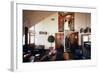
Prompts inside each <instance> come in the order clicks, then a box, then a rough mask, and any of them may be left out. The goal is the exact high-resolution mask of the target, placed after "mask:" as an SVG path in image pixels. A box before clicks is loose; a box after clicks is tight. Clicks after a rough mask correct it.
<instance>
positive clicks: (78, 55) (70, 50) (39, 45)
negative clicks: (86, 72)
mask: <svg viewBox="0 0 100 73" xmlns="http://www.w3.org/2000/svg"><path fill="white" fill-rule="evenodd" d="M11 6H12V27H11V28H12V31H13V32H12V49H11V55H12V56H11V70H12V71H23V70H24V71H25V70H26V71H30V70H38V69H39V70H45V69H47V67H45V66H48V69H56V68H58V67H59V68H67V67H80V66H92V65H96V48H95V46H96V44H95V43H94V40H95V38H94V37H93V34H95V31H93V30H95V29H93V27H95V23H96V8H95V7H81V6H80V7H77V6H67V5H65V6H64V5H52V4H51V5H48V4H47V5H46V4H38V3H37V4H36V3H33V2H12V3H11ZM87 27H89V28H91V32H86V33H80V29H81V28H87ZM82 34H91V37H90V39H91V40H90V42H91V45H90V46H91V47H89V49H90V51H89V54H90V55H88V51H87V50H85V47H82V45H83V44H82V43H81V42H82V41H83V40H84V39H85V40H87V37H84V38H83V39H81V35H82ZM68 35H69V36H68ZM49 36H50V37H49ZM48 38H49V41H50V42H48ZM67 42H68V43H67ZM85 44H87V43H85ZM86 47H87V46H86ZM83 50H85V51H83ZM86 53H87V54H86ZM88 57H89V58H88Z"/></svg>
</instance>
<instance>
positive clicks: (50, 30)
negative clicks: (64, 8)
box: [35, 12, 58, 49]
mask: <svg viewBox="0 0 100 73" xmlns="http://www.w3.org/2000/svg"><path fill="white" fill-rule="evenodd" d="M52 19H54V20H52ZM40 31H43V32H47V34H39V32H40ZM35 32H36V35H35V44H36V45H45V49H48V48H49V47H50V46H51V43H49V42H48V36H49V35H53V36H55V33H56V32H58V13H57V12H55V13H54V14H52V15H51V16H49V17H47V18H45V19H44V20H42V21H41V22H39V23H38V24H36V25H35ZM52 45H53V47H55V42H54V43H52Z"/></svg>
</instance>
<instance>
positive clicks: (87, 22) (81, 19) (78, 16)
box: [75, 13, 91, 45]
mask: <svg viewBox="0 0 100 73" xmlns="http://www.w3.org/2000/svg"><path fill="white" fill-rule="evenodd" d="M86 27H91V14H90V13H75V31H78V32H80V29H81V28H83V29H85V28H86ZM79 45H81V33H79Z"/></svg>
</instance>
